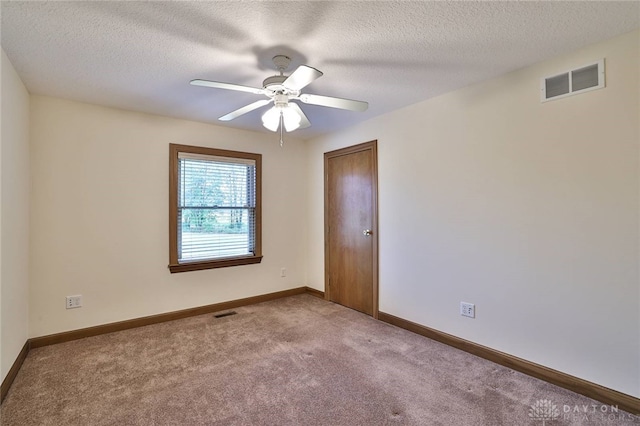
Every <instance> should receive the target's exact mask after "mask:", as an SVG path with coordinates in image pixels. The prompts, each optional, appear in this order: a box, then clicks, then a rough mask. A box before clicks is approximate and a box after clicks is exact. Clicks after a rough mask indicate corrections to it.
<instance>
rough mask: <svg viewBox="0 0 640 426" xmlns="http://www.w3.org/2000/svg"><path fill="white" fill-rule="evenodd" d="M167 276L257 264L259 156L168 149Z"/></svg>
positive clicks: (234, 152)
mask: <svg viewBox="0 0 640 426" xmlns="http://www.w3.org/2000/svg"><path fill="white" fill-rule="evenodd" d="M170 152H171V159H170V169H171V173H170V175H171V181H170V203H171V205H170V212H169V219H170V220H169V221H170V226H171V229H170V238H169V240H170V244H171V250H170V264H169V268H170V270H171V272H183V271H191V270H197V269H207V268H218V267H224V266H236V265H245V264H249V263H259V262H260V260H261V257H262V256H261V250H260V246H261V244H260V242H261V239H260V216H261V214H260V205H261V203H260V168H261V156H260V155H259V154H250V153H243V152H236V151H224V150H218V149H211V148H201V147H192V146H185V145H174V144H172V145H170Z"/></svg>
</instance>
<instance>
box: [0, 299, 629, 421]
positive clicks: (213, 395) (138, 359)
mask: <svg viewBox="0 0 640 426" xmlns="http://www.w3.org/2000/svg"><path fill="white" fill-rule="evenodd" d="M235 311H236V312H237V315H233V316H227V317H223V318H215V317H214V316H213V315H211V314H209V315H202V316H198V317H193V318H188V319H184V320H179V321H172V322H168V323H163V324H157V325H152V326H147V327H142V328H138V329H134V330H127V331H123V332H118V333H111V334H108V335H102V336H97V337H91V338H87V339H82V340H78V341H74V342H68V343H63V344H59V345H54V346H48V347H43V348H38V349H34V350H32V351H31V352H30V353H29V355H28V357H27V359H26V360H25V363H24V365H23V367H22V369H21V370H20V373H19V374H18V376H17V378H16V380H15V382H14V384H13V386H12V388H11V390H10V391H9V394H8V396H7V398H6V400H5V402H4V403H3V404H2V411H1V415H2V425H3V426H12V425H30V426H31V425H56V426H59V425H474V426H476V425H542V424H543V421H542V420H544V418H545V416H547V417H546V421H545V424H546V425H548V426H556V425H593V426H596V425H627V426H628V425H638V424H640V420H638V419H637V418H632V416H631V415H629V414H627V413H624V412H622V411H620V412H618V413H611V411H610V410H609V412H608V414H607V415H606V416H605V415H602V414H598V413H592V412H591V410H592V408H589V409H588V412H587V413H573V412H572V413H569V414H567V413H565V412H564V410H565V409H564V406H565V405H566V406H569V407H571V410H572V411H573V410H574V407H575V406H576V405H578V406H583V405H586V406H589V407H591V406H592V405H595V406H597V407H598V411H599V410H601V408H600V407H601V406H602V404H600V403H598V402H596V401H593V400H591V399H588V398H586V397H583V396H580V395H577V394H574V393H572V392H569V391H566V390H564V389H561V388H558V387H556V386H553V385H550V384H547V383H545V382H542V381H539V380H536V379H533V378H531V377H528V376H525V375H523V374H520V373H518V372H515V371H512V370H509V369H507V368H504V367H501V366H498V365H495V364H493V363H491V362H489V361H486V360H483V359H480V358H477V357H475V356H473V355H469V354H467V353H464V352H461V351H459V350H456V349H453V348H450V347H448V346H445V345H443V344H440V343H438V342H434V341H431V340H429V339H426V338H424V337H421V336H418V335H415V334H413V333H410V332H407V331H405V330H402V329H398V328H395V327H393V326H390V325H387V324H385V323H382V322H379V321H375V320H373V319H372V318H370V317H367V316H365V315H362V314H360V313H358V312H355V311H352V310H350V309H347V308H344V307H342V306H338V305H335V304H332V303H329V302H325V301H323V300H321V299H318V298H315V297H312V296H308V295H301V296H294V297H290V298H286V299H280V300H276V301H272V302H267V303H262V304H258V305H253V306H247V307H243V308H238V309H236V310H235ZM542 400H545V401H550V402H551V403H552V404H553V405H555V406H556V409H557V412H553V411H548V410H547V411H546V412H545V411H544V410H542V411H540V410H538V411H537V412H533V411H532V410H531V408H532V405H536V403H538V408H544V407H543V406H542V405H541V403H540V402H538V401H542ZM536 413H537V414H536ZM545 413H546V414H545ZM531 414H534V415H535V416H537V417H535V416H534V417H531V416H530V415H531ZM556 414H558V415H557V416H556Z"/></svg>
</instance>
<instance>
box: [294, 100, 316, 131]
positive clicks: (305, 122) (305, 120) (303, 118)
mask: <svg viewBox="0 0 640 426" xmlns="http://www.w3.org/2000/svg"><path fill="white" fill-rule="evenodd" d="M289 108H291V109H292V110H294V111H295V112H296V113H297V114H298V115H299V116H300V127H298V129H306V128H307V127H309V126H311V123H310V122H309V119H308V118H307V116H306V115H304V112H302V110H301V109H300V107H299V106H298V104H297V103H295V102H289Z"/></svg>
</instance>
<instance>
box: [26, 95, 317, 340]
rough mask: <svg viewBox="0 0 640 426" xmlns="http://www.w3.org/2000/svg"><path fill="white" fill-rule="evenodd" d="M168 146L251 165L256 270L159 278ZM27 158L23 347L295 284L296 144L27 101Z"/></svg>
mask: <svg viewBox="0 0 640 426" xmlns="http://www.w3.org/2000/svg"><path fill="white" fill-rule="evenodd" d="M169 143H179V144H185V145H198V146H208V147H216V148H222V149H233V150H237V151H248V152H256V153H260V154H262V155H263V159H262V161H263V172H262V173H263V198H262V200H263V222H262V229H263V245H262V248H263V255H264V258H263V261H262V263H261V264H257V265H247V266H240V267H231V268H221V269H213V270H206V271H196V272H184V273H177V274H170V273H169V270H168V269H167V265H168V263H169V241H168V240H169V235H168V227H169V225H168V222H169V211H168V209H169V207H168V202H169V201H168V197H169V195H168V193H169V174H168V173H169ZM31 150H32V151H31V152H32V163H31V167H32V197H31V203H32V204H31V205H32V209H31V212H32V215H31V247H32V250H31V287H30V312H31V315H30V323H29V324H30V327H29V329H30V336H32V337H35V336H42V335H46V334H50V333H56V332H61V331H65V330H73V329H79V328H83V327H88V326H93V325H97V324H105V323H109V322H114V321H120V320H125V319H129V318H137V317H142V316H146V315H152V314H158V313H162V312H169V311H175V310H179V309H185V308H190V307H195V306H202V305H207V304H211V303H217V302H223V301H227V300H233V299H240V298H244V297H249V296H255V295H259V294H265V293H271V292H275V291H280V290H285V289H289V288H294V287H299V286H303V285H304V284H305V282H304V281H305V280H304V271H305V257H304V253H303V250H300V248H301V247H304V245H305V240H304V238H305V234H304V232H302V230H303V229H304V223H305V222H306V206H305V205H304V203H303V202H301V200H302V199H303V198H304V191H305V189H306V183H305V179H306V174H305V171H304V166H305V159H306V147H305V145H304V143H302V142H301V141H299V140H296V139H294V138H291V137H288V138H287V139H286V140H285V146H284V148H280V146H279V143H278V137H277V136H276V135H275V134H259V133H253V132H247V131H239V130H234V129H229V128H223V127H218V126H213V125H209V124H204V123H196V122H189V121H184V120H177V119H171V118H166V117H160V116H152V115H145V114H140V113H134V112H129V111H123V110H116V109H111V108H106V107H99V106H94V105H87V104H81V103H77V102H72V101H66V100H61V99H55V98H48V97H41V96H32V98H31ZM281 267H285V268H287V277H286V278H281V277H280V268H281ZM73 294H81V295H82V296H83V303H84V306H83V307H82V308H80V309H72V310H65V307H64V301H65V296H66V295H73Z"/></svg>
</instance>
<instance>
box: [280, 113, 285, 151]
mask: <svg viewBox="0 0 640 426" xmlns="http://www.w3.org/2000/svg"><path fill="white" fill-rule="evenodd" d="M283 126H284V117H283V116H282V111H280V148H282V145H284V141H283V140H282V127H283Z"/></svg>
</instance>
